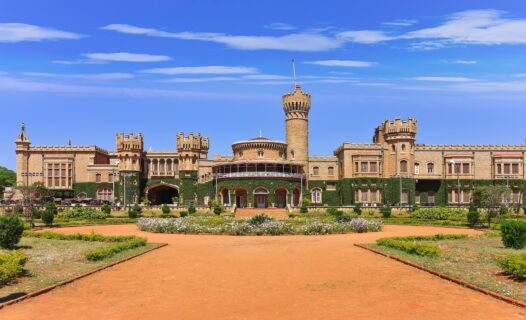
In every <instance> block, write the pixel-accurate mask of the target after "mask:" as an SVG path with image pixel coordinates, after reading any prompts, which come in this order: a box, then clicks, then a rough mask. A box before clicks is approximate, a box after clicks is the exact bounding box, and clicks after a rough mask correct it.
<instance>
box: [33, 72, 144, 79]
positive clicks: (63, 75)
mask: <svg viewBox="0 0 526 320" xmlns="http://www.w3.org/2000/svg"><path fill="white" fill-rule="evenodd" d="M23 74H24V75H26V76H32V77H45V78H56V79H79V80H95V81H107V80H125V79H131V78H133V77H134V75H133V74H130V73H117V72H116V73H80V74H66V73H45V72H24V73H23Z"/></svg>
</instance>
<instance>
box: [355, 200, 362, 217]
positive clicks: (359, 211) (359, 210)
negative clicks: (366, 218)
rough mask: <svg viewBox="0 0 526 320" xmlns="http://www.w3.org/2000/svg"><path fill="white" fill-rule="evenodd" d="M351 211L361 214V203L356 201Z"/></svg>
mask: <svg viewBox="0 0 526 320" xmlns="http://www.w3.org/2000/svg"><path fill="white" fill-rule="evenodd" d="M353 211H354V213H356V214H357V215H361V214H362V204H361V203H356V204H355V205H354V208H353Z"/></svg>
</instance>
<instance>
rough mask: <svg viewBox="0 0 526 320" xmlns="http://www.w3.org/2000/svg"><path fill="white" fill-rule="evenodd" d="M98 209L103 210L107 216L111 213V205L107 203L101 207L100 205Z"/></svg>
mask: <svg viewBox="0 0 526 320" xmlns="http://www.w3.org/2000/svg"><path fill="white" fill-rule="evenodd" d="M100 211H102V212H104V213H105V214H107V215H108V216H109V215H110V213H111V206H110V205H109V204H107V203H105V204H103V205H102V207H100Z"/></svg>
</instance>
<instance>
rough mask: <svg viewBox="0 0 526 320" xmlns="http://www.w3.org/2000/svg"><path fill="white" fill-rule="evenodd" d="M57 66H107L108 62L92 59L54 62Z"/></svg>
mask: <svg viewBox="0 0 526 320" xmlns="http://www.w3.org/2000/svg"><path fill="white" fill-rule="evenodd" d="M51 62H53V63H56V64H65V65H75V64H105V63H107V61H102V60H91V59H77V60H53V61H51Z"/></svg>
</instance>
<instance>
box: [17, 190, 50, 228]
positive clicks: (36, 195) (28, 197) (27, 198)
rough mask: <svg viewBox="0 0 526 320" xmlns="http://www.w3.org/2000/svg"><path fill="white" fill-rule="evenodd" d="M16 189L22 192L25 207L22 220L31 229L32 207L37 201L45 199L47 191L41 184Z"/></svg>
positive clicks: (32, 219)
mask: <svg viewBox="0 0 526 320" xmlns="http://www.w3.org/2000/svg"><path fill="white" fill-rule="evenodd" d="M17 189H18V190H20V192H22V196H23V200H22V201H23V205H24V207H25V210H23V216H24V219H25V220H26V222H28V223H29V224H30V225H31V227H34V226H35V223H34V216H33V210H32V209H33V205H34V203H35V202H36V201H37V200H39V199H42V198H45V197H47V196H48V194H49V191H48V189H47V188H46V187H45V186H44V184H43V183H42V182H35V183H33V184H32V185H30V186H26V185H19V186H17Z"/></svg>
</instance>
